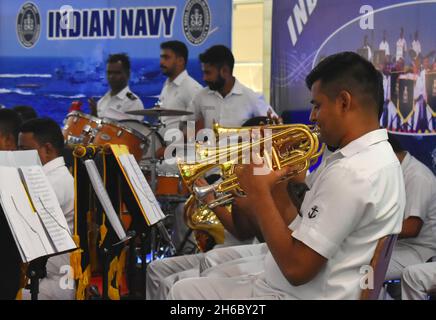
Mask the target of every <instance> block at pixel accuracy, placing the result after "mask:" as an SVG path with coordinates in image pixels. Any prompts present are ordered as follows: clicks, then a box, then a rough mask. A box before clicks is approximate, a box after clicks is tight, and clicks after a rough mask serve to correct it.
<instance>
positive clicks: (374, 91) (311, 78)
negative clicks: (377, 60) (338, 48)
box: [306, 52, 384, 118]
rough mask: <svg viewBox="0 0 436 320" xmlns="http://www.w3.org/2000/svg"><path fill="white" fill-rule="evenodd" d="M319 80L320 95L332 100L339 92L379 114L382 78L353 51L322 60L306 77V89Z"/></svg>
mask: <svg viewBox="0 0 436 320" xmlns="http://www.w3.org/2000/svg"><path fill="white" fill-rule="evenodd" d="M318 80H320V81H321V86H322V88H323V92H324V93H325V94H326V95H327V96H328V97H329V98H330V99H334V98H335V97H336V96H337V95H338V93H339V92H340V91H341V90H347V91H349V92H350V93H352V94H353V95H354V96H356V97H358V99H359V100H360V102H361V103H362V105H369V106H374V108H376V110H375V111H377V113H378V117H379V118H380V116H381V114H382V112H383V103H384V94H383V76H382V75H381V73H380V72H379V71H377V70H376V69H375V67H374V66H373V65H372V63H371V62H369V61H368V60H366V59H364V58H362V57H361V56H360V55H358V54H357V53H354V52H341V53H337V54H334V55H331V56H329V57H327V58H325V59H324V60H322V61H321V62H320V63H318V65H317V66H316V67H315V68H314V69H313V70H312V71H311V72H310V73H309V75H308V76H307V77H306V85H307V87H308V88H309V90H310V89H311V88H312V85H313V84H314V83H315V82H316V81H318Z"/></svg>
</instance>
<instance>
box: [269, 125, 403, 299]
mask: <svg viewBox="0 0 436 320" xmlns="http://www.w3.org/2000/svg"><path fill="white" fill-rule="evenodd" d="M404 204H405V190H404V181H403V174H402V172H401V167H400V163H399V161H398V159H397V157H396V156H395V154H394V152H393V150H392V147H391V146H390V145H389V143H388V142H387V131H386V130H385V129H378V130H374V131H372V132H369V133H367V134H365V135H364V136H362V137H360V138H358V139H356V140H354V141H352V142H350V143H349V144H348V145H347V146H345V147H343V148H342V149H339V150H336V151H335V152H333V153H332V154H331V155H330V156H328V157H327V158H326V163H325V167H324V168H323V169H322V170H320V172H319V175H318V176H317V177H316V180H315V181H313V186H312V188H311V189H310V190H309V191H307V192H306V196H305V198H304V201H303V204H302V206H301V211H300V212H301V214H302V215H303V216H302V217H300V216H297V217H296V218H295V219H294V221H293V222H292V223H291V224H290V226H289V228H290V229H291V230H293V231H294V232H293V234H292V237H294V238H295V239H298V240H299V241H301V242H303V243H305V244H306V245H307V246H309V247H310V248H312V249H313V250H315V251H316V252H318V253H319V254H320V255H322V256H323V257H325V258H327V259H328V260H327V262H326V264H325V265H324V266H323V267H322V269H321V270H320V272H319V273H318V274H317V275H316V276H315V278H313V279H312V280H311V281H309V282H308V283H306V284H304V285H301V286H298V287H295V286H292V285H291V284H290V283H289V282H288V281H287V280H286V278H285V277H284V276H283V274H282V273H281V271H280V269H279V267H278V265H277V263H276V262H275V260H274V258H273V256H272V255H271V253H270V252H269V253H268V254H267V256H266V258H265V280H266V283H267V284H268V285H269V286H270V287H271V288H273V289H275V290H278V291H282V292H285V293H287V294H288V295H290V296H292V297H295V298H296V299H358V298H359V296H360V293H361V288H360V281H361V279H362V277H363V276H364V274H365V272H363V273H361V268H362V267H365V266H369V264H370V261H371V258H372V256H373V255H374V251H375V247H376V245H377V241H378V240H379V239H380V238H382V237H384V236H386V235H389V234H398V233H399V232H400V231H401V225H402V221H403V213H404Z"/></svg>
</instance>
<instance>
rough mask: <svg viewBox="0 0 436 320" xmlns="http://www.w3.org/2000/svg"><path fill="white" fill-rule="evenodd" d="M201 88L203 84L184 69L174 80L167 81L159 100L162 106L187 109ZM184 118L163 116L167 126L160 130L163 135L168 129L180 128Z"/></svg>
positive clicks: (162, 119) (163, 135) (163, 121)
mask: <svg viewBox="0 0 436 320" xmlns="http://www.w3.org/2000/svg"><path fill="white" fill-rule="evenodd" d="M201 88H202V87H201V85H200V84H199V83H198V82H197V81H195V80H194V79H193V78H192V77H191V76H189V74H188V72H187V71H186V70H184V71H183V72H182V73H180V74H179V75H178V76H177V78H175V79H174V80H173V81H170V80H169V79H167V80H166V81H165V83H164V86H163V89H162V92H161V94H160V96H159V101H160V102H161V106H162V108H168V109H177V110H183V111H186V110H188V109H189V105H190V104H191V102H192V99H193V98H194V96H195V95H196V94H197V92H199V91H200V89H201ZM182 119H183V117H182V116H175V117H162V118H161V121H162V123H163V124H165V127H164V128H162V129H161V130H159V133H160V134H161V135H162V137H165V132H166V131H167V130H168V129H171V128H175V129H179V123H180V121H182Z"/></svg>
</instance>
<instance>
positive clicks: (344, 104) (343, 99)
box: [336, 90, 352, 112]
mask: <svg viewBox="0 0 436 320" xmlns="http://www.w3.org/2000/svg"><path fill="white" fill-rule="evenodd" d="M336 100H337V101H338V102H339V104H340V106H341V109H342V111H344V112H347V111H350V109H351V102H352V97H351V94H350V92H348V91H347V90H342V91H341V92H339V94H338V96H337V98H336Z"/></svg>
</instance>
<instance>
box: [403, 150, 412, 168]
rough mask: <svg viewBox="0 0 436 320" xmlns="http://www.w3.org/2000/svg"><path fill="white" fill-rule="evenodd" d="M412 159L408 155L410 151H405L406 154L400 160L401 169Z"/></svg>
mask: <svg viewBox="0 0 436 320" xmlns="http://www.w3.org/2000/svg"><path fill="white" fill-rule="evenodd" d="M411 160H412V156H411V155H410V153H408V152H406V156H405V157H404V159H403V161H401V169H403V172H404V169H405V168H407V166H408V165H409V162H410V161H411Z"/></svg>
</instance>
